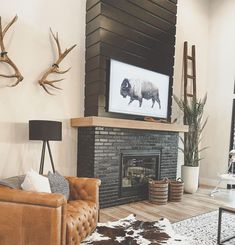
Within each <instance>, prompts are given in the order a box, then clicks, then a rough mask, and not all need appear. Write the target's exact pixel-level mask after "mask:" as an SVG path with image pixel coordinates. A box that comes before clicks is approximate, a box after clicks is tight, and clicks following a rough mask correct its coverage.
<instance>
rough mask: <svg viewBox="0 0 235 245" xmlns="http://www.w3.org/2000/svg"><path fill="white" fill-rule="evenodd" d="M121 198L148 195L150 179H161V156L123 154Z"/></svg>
mask: <svg viewBox="0 0 235 245" xmlns="http://www.w3.org/2000/svg"><path fill="white" fill-rule="evenodd" d="M121 159H122V160H121V180H120V185H121V196H136V195H141V196H143V197H146V195H147V183H148V180H149V179H159V176H160V154H156V155H152V154H151V155H150V154H138V155H137V154H122V158H121Z"/></svg>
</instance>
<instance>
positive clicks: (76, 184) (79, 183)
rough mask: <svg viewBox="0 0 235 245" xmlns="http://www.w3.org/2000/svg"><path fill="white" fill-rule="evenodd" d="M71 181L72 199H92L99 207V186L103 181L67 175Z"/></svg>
mask: <svg viewBox="0 0 235 245" xmlns="http://www.w3.org/2000/svg"><path fill="white" fill-rule="evenodd" d="M66 179H67V180H68V181H69V188H70V199H71V200H78V199H80V200H86V201H92V202H95V203H96V204H97V207H99V186H100V184H101V181H100V180H99V179H94V178H78V177H71V176H70V177H66Z"/></svg>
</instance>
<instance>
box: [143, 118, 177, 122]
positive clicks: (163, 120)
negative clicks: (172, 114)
mask: <svg viewBox="0 0 235 245" xmlns="http://www.w3.org/2000/svg"><path fill="white" fill-rule="evenodd" d="M144 121H147V122H156V123H169V122H168V121H167V120H165V119H155V118H153V117H144ZM176 121H177V119H174V120H173V122H172V123H175V122H176Z"/></svg>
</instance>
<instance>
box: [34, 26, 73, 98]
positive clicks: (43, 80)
mask: <svg viewBox="0 0 235 245" xmlns="http://www.w3.org/2000/svg"><path fill="white" fill-rule="evenodd" d="M50 32H51V35H52V37H53V39H54V40H55V43H56V46H57V51H58V59H57V60H56V61H55V62H54V64H53V65H52V66H50V67H49V68H48V69H47V70H46V71H45V73H44V74H43V76H42V77H41V79H40V80H39V81H38V83H39V84H40V85H41V86H42V87H43V89H44V90H45V91H46V92H47V93H48V94H50V95H53V94H52V93H51V92H50V91H49V89H48V88H50V87H52V88H55V89H61V88H59V87H57V86H56V85H55V83H58V82H60V81H62V80H64V78H61V79H56V80H48V76H49V75H50V74H53V73H55V74H65V73H66V72H68V71H69V70H70V69H71V67H70V68H69V69H67V70H64V71H60V70H59V64H60V63H61V61H62V60H63V59H64V58H65V57H66V56H67V55H68V53H69V52H70V51H71V50H72V49H74V48H75V47H76V46H77V45H76V44H74V45H73V46H72V47H70V48H69V49H65V51H64V52H62V51H61V47H60V42H59V37H58V32H57V33H56V35H55V34H54V33H53V32H52V30H51V29H50Z"/></svg>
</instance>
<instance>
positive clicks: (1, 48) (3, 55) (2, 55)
mask: <svg viewBox="0 0 235 245" xmlns="http://www.w3.org/2000/svg"><path fill="white" fill-rule="evenodd" d="M17 19H18V17H17V15H16V16H15V17H14V18H13V19H12V20H11V21H10V22H9V23H8V24H7V25H6V26H5V28H3V27H2V18H1V16H0V63H1V62H2V63H6V64H8V65H9V66H10V67H12V68H13V70H14V72H15V73H14V74H12V75H5V74H0V77H5V78H16V82H15V83H13V84H12V85H9V87H15V86H16V85H17V84H18V83H19V82H21V81H22V80H23V79H24V77H23V76H22V75H21V73H20V71H19V69H18V68H17V66H16V65H15V63H14V62H13V61H12V60H11V59H10V58H9V56H8V52H7V51H6V47H5V45H4V42H3V39H4V36H5V34H6V33H7V31H8V30H9V29H10V27H11V26H12V25H13V24H14V23H15V22H16V21H17Z"/></svg>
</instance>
